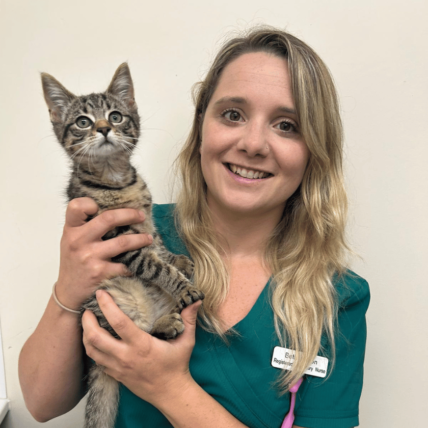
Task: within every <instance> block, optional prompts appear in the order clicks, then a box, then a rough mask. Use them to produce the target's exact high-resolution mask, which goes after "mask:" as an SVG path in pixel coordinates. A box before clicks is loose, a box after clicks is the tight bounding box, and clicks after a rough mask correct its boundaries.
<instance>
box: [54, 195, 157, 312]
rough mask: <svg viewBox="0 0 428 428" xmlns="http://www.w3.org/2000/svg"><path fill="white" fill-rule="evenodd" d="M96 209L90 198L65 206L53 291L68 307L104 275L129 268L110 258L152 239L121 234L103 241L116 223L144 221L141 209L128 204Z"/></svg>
mask: <svg viewBox="0 0 428 428" xmlns="http://www.w3.org/2000/svg"><path fill="white" fill-rule="evenodd" d="M97 212H98V205H97V204H96V203H95V202H94V201H93V200H92V199H90V198H77V199H73V200H72V201H71V202H70V203H69V204H68V207H67V211H66V219H65V225H64V231H63V235H62V238H61V256H60V269H59V275H58V281H57V285H56V293H57V296H58V299H59V300H60V301H61V302H62V303H63V304H64V305H65V306H67V307H69V308H72V309H78V308H79V307H80V306H81V305H82V303H83V302H84V301H85V300H86V299H87V298H88V297H90V296H91V295H92V294H93V293H94V291H95V290H96V288H98V285H99V283H100V282H101V281H102V280H103V279H106V278H113V277H116V276H127V275H128V274H129V273H128V269H127V268H126V266H125V265H123V264H121V263H114V262H112V261H111V258H112V257H114V256H117V255H118V254H121V253H123V252H126V251H132V250H136V249H139V248H142V247H146V246H148V245H150V244H151V243H152V242H153V239H152V238H151V237H150V236H149V235H146V234H132V235H120V236H118V237H116V238H113V239H109V240H107V241H103V240H102V239H101V238H102V237H103V236H104V235H105V234H106V233H107V232H108V231H110V230H112V229H114V228H115V227H117V226H124V225H130V224H137V223H141V222H143V221H144V218H145V216H144V213H143V212H141V211H138V210H135V209H131V208H122V209H116V210H109V211H105V212H104V213H102V214H100V215H99V216H97V217H95V218H93V219H92V220H90V221H87V218H88V217H89V216H92V215H94V214H96V213H97Z"/></svg>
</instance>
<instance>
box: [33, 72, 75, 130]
mask: <svg viewBox="0 0 428 428" xmlns="http://www.w3.org/2000/svg"><path fill="white" fill-rule="evenodd" d="M41 76H42V86H43V94H44V96H45V101H46V104H47V105H48V108H49V114H50V116H51V121H52V122H62V121H63V119H64V116H63V114H64V111H65V110H66V109H67V107H68V106H69V105H70V104H71V102H72V101H73V100H74V98H76V96H75V95H73V94H72V93H71V92H70V91H67V89H65V88H64V86H62V85H61V83H59V82H58V80H56V79H55V77H53V76H51V75H50V74H47V73H42V74H41Z"/></svg>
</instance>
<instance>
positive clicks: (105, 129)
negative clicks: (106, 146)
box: [97, 126, 111, 137]
mask: <svg viewBox="0 0 428 428" xmlns="http://www.w3.org/2000/svg"><path fill="white" fill-rule="evenodd" d="M110 130H111V128H110V126H102V127H101V128H97V132H101V134H103V135H104V137H107V134H108V133H109V131H110Z"/></svg>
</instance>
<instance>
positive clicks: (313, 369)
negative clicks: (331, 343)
mask: <svg viewBox="0 0 428 428" xmlns="http://www.w3.org/2000/svg"><path fill="white" fill-rule="evenodd" d="M295 354H296V353H295V351H292V350H291V349H287V348H281V347H280V346H275V348H274V350H273V355H272V362H271V364H272V367H276V368H277V369H282V370H291V369H292V368H293V364H294V359H295ZM327 367H328V358H325V357H320V356H317V357H316V358H315V360H314V361H313V362H312V364H311V365H310V366H309V367H308V369H307V370H306V371H305V374H307V375H310V376H316V377H326V376H327Z"/></svg>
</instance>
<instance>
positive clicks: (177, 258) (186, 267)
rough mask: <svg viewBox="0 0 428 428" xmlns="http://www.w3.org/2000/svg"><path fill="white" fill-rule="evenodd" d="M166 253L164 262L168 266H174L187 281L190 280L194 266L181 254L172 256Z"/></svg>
mask: <svg viewBox="0 0 428 428" xmlns="http://www.w3.org/2000/svg"><path fill="white" fill-rule="evenodd" d="M165 252H166V255H165V256H166V257H165V258H164V260H165V261H166V262H167V263H169V264H170V265H173V266H175V267H176V268H177V269H178V270H179V271H180V272H181V273H182V274H183V275H184V276H185V277H186V278H187V279H190V278H191V277H192V275H193V271H194V270H195V264H194V263H193V262H192V260H190V259H189V258H188V257H186V256H184V255H182V254H173V253H170V252H169V251H165Z"/></svg>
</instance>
